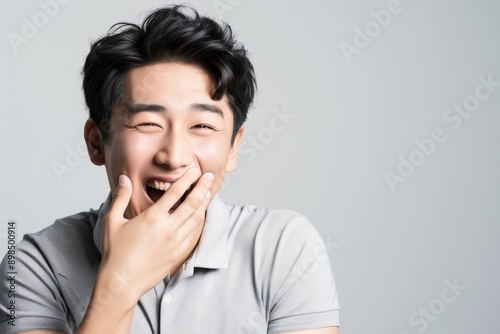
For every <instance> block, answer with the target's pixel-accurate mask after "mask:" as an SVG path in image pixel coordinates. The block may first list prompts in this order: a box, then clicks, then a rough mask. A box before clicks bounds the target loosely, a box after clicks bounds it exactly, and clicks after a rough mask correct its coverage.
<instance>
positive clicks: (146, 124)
mask: <svg viewBox="0 0 500 334" xmlns="http://www.w3.org/2000/svg"><path fill="white" fill-rule="evenodd" d="M137 126H145V127H152V126H159V125H158V124H156V123H141V124H138V125H136V127H137Z"/></svg>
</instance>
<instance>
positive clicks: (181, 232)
mask: <svg viewBox="0 0 500 334" xmlns="http://www.w3.org/2000/svg"><path fill="white" fill-rule="evenodd" d="M209 203H210V191H208V192H207V193H206V195H205V198H204V199H203V201H202V203H201V205H200V206H198V208H197V209H196V210H195V212H194V213H193V214H192V215H191V217H189V218H188V220H187V221H186V222H185V223H183V224H182V225H181V226H180V227H179V229H178V230H177V237H178V238H179V240H183V241H182V243H181V245H180V247H179V254H183V253H184V252H185V251H186V250H187V249H188V248H189V246H190V245H191V244H192V243H193V240H191V239H192V238H189V235H190V234H191V233H192V232H193V231H194V230H196V228H197V227H198V226H199V225H200V224H202V223H203V222H204V220H205V212H206V210H207V207H208V204H209ZM196 240H197V239H196Z"/></svg>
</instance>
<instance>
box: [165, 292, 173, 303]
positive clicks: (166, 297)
mask: <svg viewBox="0 0 500 334" xmlns="http://www.w3.org/2000/svg"><path fill="white" fill-rule="evenodd" d="M165 301H166V302H167V303H169V304H170V302H171V301H172V295H171V294H169V293H168V294H166V295H165Z"/></svg>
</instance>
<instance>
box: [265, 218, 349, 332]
mask: <svg viewBox="0 0 500 334" xmlns="http://www.w3.org/2000/svg"><path fill="white" fill-rule="evenodd" d="M275 252H276V253H275V259H276V260H275V264H274V266H275V268H274V269H273V273H272V280H273V281H274V284H273V286H275V287H276V292H275V293H274V296H273V299H272V300H273V301H272V307H271V311H270V315H269V326H268V333H270V334H274V333H284V332H285V333H286V332H292V331H299V330H308V329H315V328H322V327H331V326H339V304H338V300H337V290H336V288H335V282H334V278H333V273H332V268H331V265H330V258H329V254H328V250H327V248H326V247H325V243H324V241H323V239H322V238H321V236H320V235H319V233H318V232H317V230H316V229H315V228H314V227H313V226H312V225H311V224H310V223H309V221H308V220H307V219H306V218H305V217H298V218H295V219H293V220H292V221H290V222H289V223H288V224H287V225H286V226H285V227H284V229H283V230H282V232H281V235H280V238H279V241H278V244H277V246H276V250H275Z"/></svg>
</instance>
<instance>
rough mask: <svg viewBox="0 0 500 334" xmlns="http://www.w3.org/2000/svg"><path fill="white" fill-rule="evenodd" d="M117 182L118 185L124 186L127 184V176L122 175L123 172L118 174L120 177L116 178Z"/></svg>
mask: <svg viewBox="0 0 500 334" xmlns="http://www.w3.org/2000/svg"><path fill="white" fill-rule="evenodd" d="M118 184H119V185H120V186H124V187H125V186H127V184H128V183H127V177H126V176H125V175H123V174H122V175H120V177H119V178H118Z"/></svg>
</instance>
